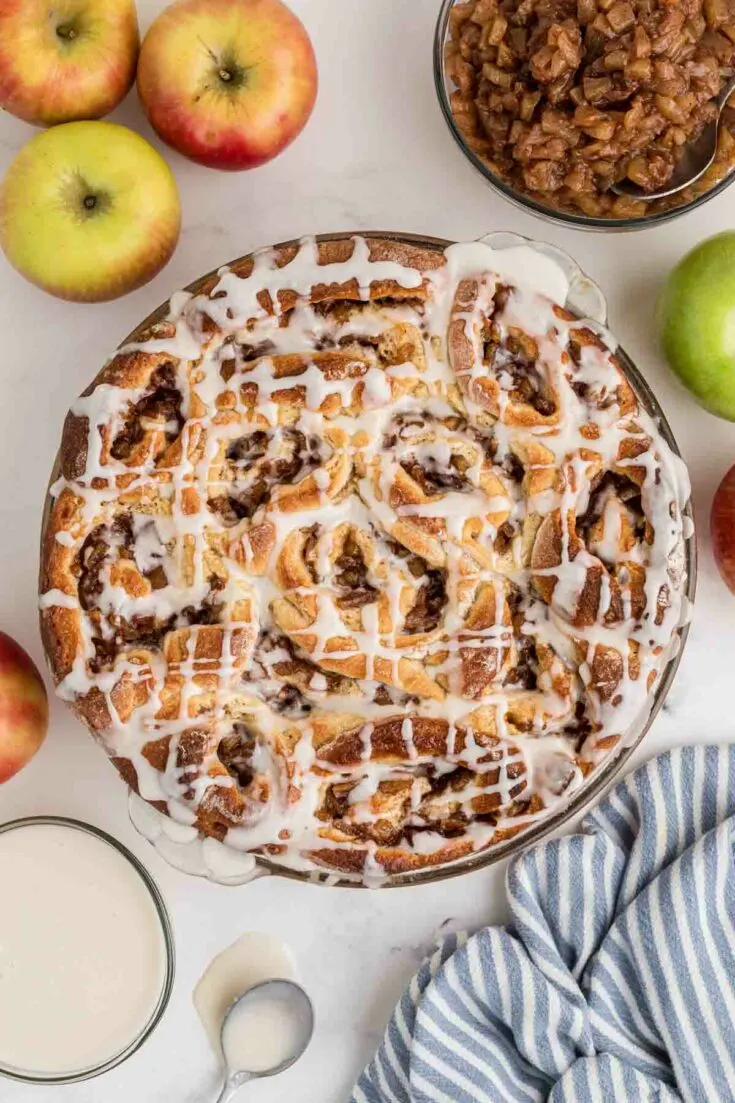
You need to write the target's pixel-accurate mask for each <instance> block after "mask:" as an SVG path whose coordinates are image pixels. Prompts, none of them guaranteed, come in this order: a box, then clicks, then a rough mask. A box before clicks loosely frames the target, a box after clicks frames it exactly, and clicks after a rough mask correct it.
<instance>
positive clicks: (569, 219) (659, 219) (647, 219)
mask: <svg viewBox="0 0 735 1103" xmlns="http://www.w3.org/2000/svg"><path fill="white" fill-rule="evenodd" d="M458 2H459V0H442V5H441V8H440V9H439V15H438V17H437V21H436V27H435V30H434V52H433V68H434V87H435V89H436V94H437V99H438V100H439V106H440V107H441V111H442V115H443V116H444V121H445V122H446V124H447V126H448V127H449V132H450V134H451V135H452V137H453V138H454V141H455V142H456V144H457V146H458V147H459V149H460V151H461V152H462V153H463V154H464V156H465V157H466V158H467V160H468V161H469V163H470V164H471V165H472V167H473V168H474V169H475V171H476V172H478V173H479V174H480V176H481V177H482V178H483V180H484V181H485V183H486V184H488V185H489V186H490V187H491V188H494V189H495V190H496V191H498V192H500V193H501V195H503V196H504V197H505V198H506V199H507V200H508V201H509V202H511V203H513V204H514V205H515V206H516V207H520V208H522V209H523V210H526V211H530V212H531V213H532V214H535V215H536V216H537V217H538V218H543V219H545V220H546V221H549V222H557V223H561V224H562V225H564V226H569V227H571V228H572V229H576V230H591V231H593V232H598V233H599V232H603V233H604V231H605V230H611V231H613V232H616V231H617V232H625V231H634V230H645V229H647V228H648V227H649V226H662V225H663V224H664V223H666V222H671V221H672V220H673V219H675V218H678V217H679V216H680V215H684V214H688V213H689V212H690V211H693V210H696V209H698V208H699V207H701V206H702V205H703V204H704V203H707V202H708V200H710V199H714V198H715V196H717V195H720V194H721V193H722V192H723V191H724V190H725V188H727V187H728V186H729V185H730V184H732V182H733V180H735V167H734V168H731V169H730V171H729V172H728V173H727V174H726V175H725V176H724V177H723V178H722V180H719V181H718V182H717V183H716V184H714V185H713V186H712V187H711V188H708V189H707V191H705V192H702V193H701V194H700V195H696V196H695V197H694V198H693V199H690V200H689V201H688V202H687V203H682V204H681V206H679V207H672V208H670V209H669V210H667V211H659V212H658V213H656V214H650V215H636V216H634V217H632V218H598V217H596V216H595V215H586V214H582V213H581V212H580V213H579V214H574V213H573V212H571V211H563V210H561V209H557V208H554V207H548V206H545V205H544V204H543V203H538V202H537V201H536V200H535V199H531V197H530V196H527V195H525V194H524V193H523V192H522V191H519V190H518V189H517V188H514V187H512V185H510V184H508V183H507V182H506V181H505V180H503V179H502V177H500V176H497V175H496V174H495V173H494V172H492V171H491V169H490V168H488V166H487V165H486V164H485V162H484V161H483V160H482V158H481V157H478V155H477V154H476V153H475V151H474V150H473V149H471V148H470V146H469V145H468V143H467V141H466V140H465V138H464V135H463V134H462V131H461V130H460V129H459V127H458V126H457V122H456V120H455V118H454V113H453V111H452V105H451V103H450V100H449V95H448V91H447V83H448V78H447V75H446V70H445V63H444V47H445V45H446V36H447V29H448V26H449V13H450V12H451V10H452V8H453V7H454V5H455V4H456V3H458Z"/></svg>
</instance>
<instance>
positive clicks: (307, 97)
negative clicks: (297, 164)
mask: <svg viewBox="0 0 735 1103" xmlns="http://www.w3.org/2000/svg"><path fill="white" fill-rule="evenodd" d="M316 90H317V69H316V60H315V57H314V50H313V48H312V45H311V41H310V39H309V36H308V34H307V33H306V31H305V29H304V27H303V24H302V23H301V22H300V21H299V20H298V19H297V18H296V16H295V15H294V14H293V12H292V11H291V10H290V9H289V8H287V7H286V5H285V4H282V3H281V0H177V3H174V4H172V5H171V7H169V8H166V10H165V11H164V12H162V14H161V15H159V16H158V18H157V19H156V20H155V21H154V23H153V24H152V26H151V28H150V30H149V31H148V33H147V35H146V36H145V38H144V40H143V45H142V47H141V51H140V62H139V64H138V92H139V94H140V98H141V102H142V104H143V108H144V110H145V113H146V115H147V116H148V119H149V120H150V123H151V125H152V126H153V127H154V129H155V130H156V131H157V132H158V134H159V135H160V136H161V138H162V139H163V140H164V141H165V142H167V143H168V144H169V145H170V146H173V148H174V149H176V150H178V151H179V153H183V154H184V155H185V156H186V157H190V158H191V159H192V160H193V161H198V162H199V163H200V164H202V165H207V166H209V167H211V168H219V169H249V168H254V167H255V166H256V165H262V164H264V162H266V161H270V159H271V158H272V157H275V156H276V154H277V153H280V152H281V150H282V149H284V148H285V147H286V146H287V145H288V144H289V142H291V141H293V139H294V138H295V137H296V136H297V134H299V133H300V131H301V130H302V128H303V127H304V125H305V123H306V121H307V119H308V118H309V115H310V114H311V111H312V108H313V106H314V100H315V99H316Z"/></svg>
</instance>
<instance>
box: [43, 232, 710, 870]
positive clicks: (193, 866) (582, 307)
mask: <svg viewBox="0 0 735 1103" xmlns="http://www.w3.org/2000/svg"><path fill="white" fill-rule="evenodd" d="M352 236H354V235H353V234H352V233H333V234H317V235H316V240H317V241H335V240H341V239H344V238H350V237H352ZM359 236H360V237H365V238H371V237H379V238H388V239H392V240H394V241H398V242H403V243H407V244H412V245H417V246H420V247H421V248H424V249H431V250H436V251H437V252H443V251H444V250H445V249H446V248H447V246H449V245H451V244H453V242H451V241H448V240H446V239H444V238H436V237H426V236H423V235H419V234H409V233H400V232H395V231H390V230H388V231H369V230H365V231H363V230H361V231H359ZM479 240H480V241H483V242H486V243H487V244H488V245H490V246H491V247H492V248H493V249H511V248H513V247H516V246H519V245H525V246H528V247H531V248H533V249H535V250H536V251H537V252H539V253H541V254H542V255H543V256H545V257H550V258H552V259H553V260H554V261H555V262H556V263H557V264H558V265H559V266H560V268H561V269H562V271H563V272H564V275H565V276H566V279H567V281H568V285H569V292H568V295H567V299H566V302H565V303H564V304H562V305H564V306H566V308H567V309H568V310H570V311H571V312H572V313H574V314H576V315H577V316H578V317H580V318H585V319H587V320H588V321H590V323H591V324H592V325H594V326H597V327H598V328H600V327H601V328H603V329H604V328H605V327H606V325H607V304H606V301H605V297H604V295H603V293H602V291H601V290H600V288H599V287H598V286H597V285H596V284H595V283H594V281H593V280H591V279H590V278H589V277H588V276H586V275H585V274H584V273H583V272H582V271H581V269H580V268H579V266H578V265H577V264H576V262H575V261H574V260H572V258H571V257H570V256H568V255H567V254H566V253H565V252H564V251H563V250H562V249H559V248H558V247H556V246H553V245H549V244H547V243H545V242H537V241H532V240H530V239H529V238H526V237H522V236H521V235H519V234H515V233H507V232H502V231H498V232H495V233H491V234H487V235H485V236H484V237H482V238H480V239H479ZM298 244H299V242H298V241H297V240H292V241H286V242H280V243H279V244H277V245H276V246H275V248H289V247H291V248H293V247H296V246H298ZM243 259H245V258H238V260H234V261H232V262H231V264H237V263H239V262H240V261H241V260H243ZM215 275H216V272H210V273H208V274H207V275H205V276H202V277H200V278H199V279H198V280H195V281H194V283H192V284H190V285H189V286H188V287H187V288H186V289H185V290H186V291H188V292H189V293H190V294H192V295H196V294H198V293H199V292H200V291H201V290H202V289H203V288H204V287H205V286H207V285H209V286H211V280H212V278H213V277H214V276H215ZM168 312H169V304H168V302H166V303H163V304H162V305H161V306H160V307H158V309H157V310H154V311H153V312H152V313H151V314H150V315H149V316H148V317H147V318H146V319H145V321H143V322H142V323H141V324H140V325H139V326H137V327H136V328H135V330H133V332H132V333H131V334H129V335H128V337H127V338H126V339H125V341H124V342H123V344H129V343H132V342H135V341H137V340H140V339H141V336H142V334H144V333H145V332H146V331H147V330H148V329H149V328H150V327H151V326H152V325H155V324H157V323H158V322H160V321H162V320H163V319H164V318H165V317H166V316H167V315H168ZM615 352H616V356H617V358H618V360H619V362H620V364H621V366H622V368H623V371H624V372H625V375H626V377H627V379H628V382H629V383H630V385H631V387H632V388H633V390H634V392H635V394H636V397H637V398H638V401H639V402H640V404H641V407H642V408H643V409H644V410H646V412H647V413H648V414H649V415H650V416H651V417H653V418H654V420H655V421H656V424H657V425H658V428H659V430H660V432H661V435H662V437H663V438H664V440H665V441H666V443H667V444H668V445H669V447H670V448H671V449H672V451H673V452H675V453H676V455H677V456H681V453H680V451H679V448H678V445H677V443H676V440H675V439H674V435H673V433H672V431H671V427H670V426H669V423H668V422H667V420H666V417H665V415H664V412H663V410H662V409H661V407H660V405H659V403H658V401H657V399H656V397H655V395H654V394H653V392H652V390H651V388H650V387H649V386H648V383H647V382H646V380H645V379H644V377H643V375H642V374H641V373H640V371H639V370H638V368H636V366H635V364H634V363H633V361H632V360H631V359H630V357H629V356H628V355H627V354H626V353H625V351H624V350H623V349H622V348H621V347H620V346H619V345H618V346H617V347H616V349H615ZM58 474H59V468H58V462H57V465H56V466H55V469H54V472H53V474H52V478H51V483H52V484H53V482H54V481H55V479H56V478H57V477H58ZM46 508H47V512H48V508H49V504H48V503H47V507H46ZM683 514H684V516H685V517H686V518H687V520H686V521H685V534H684V536H685V538H684V555H685V564H686V573H687V581H686V587H685V600H684V606H685V616H684V617H683V618H682V623H681V624H680V626H679V628H678V631H677V632H676V633H675V634H674V636H673V639H672V642H671V645H670V650H669V655H668V657H667V659H666V662H665V663H664V664H663V665H662V670H661V675H660V678H659V680H658V682H657V684H656V687H655V689H654V691H653V693H652V694H651V695H650V696H649V697H648V698H647V700H646V704H645V707H644V709H643V711H642V713H641V715H640V716H639V717H638V718H637V719H636V722H635V723H634V724H633V725H632V726H631V728H630V729H629V731H628V732H627V733H626V734H625V735H624V736H623V737H622V738H621V739H620V740H619V742H618V744H617V745H616V746H615V748H614V749H613V750H611V751H610V753H609V754H608V757H607V758H606V759H605V761H604V762H603V763H602V764H601V765H600V766H599V767H598V768H597V769H595V770H594V771H593V772H592V773H591V774H590V775H589V778H588V779H587V781H585V782H584V783H583V784H582V785H580V787H579V788H578V789H577V790H575V792H574V793H573V794H572V796H571V797H570V800H569V801H568V803H567V804H565V805H564V806H563V807H560V808H558V809H556V810H555V811H554V812H552V813H550V814H549V815H548V816H546V817H543V818H541V819H539V820H538V821H536V822H534V823H533V824H531V826H529V827H528V828H526V829H525V830H523V831H522V832H520V833H519V834H517V835H516V836H514V837H513V838H511V839H507V840H506V841H504V842H501V843H498V844H496V845H495V846H493V847H490V848H488V849H487V850H483V851H478V852H476V853H473V854H468V855H467V856H466V857H464V858H459V859H456V860H455V861H453V862H451V863H448V864H446V865H443V866H428V867H424V868H423V869H419V870H416V871H414V872H410V873H399V874H392V875H388V876H386V877H385V878H382V879H381V880H380V881H379V882H378V883H377V886H378V887H381V888H398V887H400V886H406V885H420V884H428V883H431V882H434V881H442V880H444V879H446V878H449V877H457V876H459V875H460V874H463V873H469V872H472V871H474V870H478V869H482V868H484V867H485V866H489V865H492V864H493V863H494V862H499V861H501V860H502V859H504V858H509V857H511V856H512V855H514V854H517V853H519V852H520V851H521V850H523V849H524V848H525V847H526V846H528V845H529V844H531V843H535V842H538V841H539V840H540V839H542V838H543V837H544V836H546V835H549V834H550V833H551V832H553V831H556V830H557V829H558V828H560V827H561V826H562V825H563V824H565V823H566V822H567V821H568V820H570V819H571V818H572V817H574V816H576V815H577V814H578V813H579V812H581V811H582V809H583V808H584V807H585V806H586V805H587V804H588V803H589V802H590V801H592V800H593V799H594V798H595V797H597V796H598V795H599V794H600V793H602V791H603V790H604V789H605V788H606V787H607V786H608V785H609V783H610V782H611V781H612V780H613V778H615V776H616V775H617V774H618V773H619V772H620V770H621V769H622V768H623V766H624V765H625V763H626V762H627V760H628V758H629V757H630V755H631V754H632V753H633V751H634V750H635V748H636V747H637V746H638V744H639V743H640V741H641V740H642V739H643V737H644V735H645V734H646V732H647V731H648V729H649V727H650V726H651V724H652V723H653V720H654V719H655V717H656V715H657V713H658V711H659V709H660V708H661V706H662V705H663V703H664V700H665V699H666V695H667V693H668V692H669V689H670V688H671V684H672V682H673V680H674V676H675V674H676V671H677V668H678V666H679V662H680V660H681V655H682V651H683V647H684V644H685V642H686V638H687V635H688V631H689V626H688V610H689V608H690V606H691V603H692V602H693V599H694V593H695V589H696V575H697V552H696V542H695V540H694V538H693V537H694V520H693V514H692V506H691V501H689V502H688V503H687V504H686V506H685V508H684V510H683ZM42 527H43V528H45V520H44V523H43V526H42ZM130 818H131V820H132V823H133V825H134V827H135V828H136V830H137V831H139V833H140V834H141V835H142V836H143V837H144V838H146V839H147V840H148V841H149V842H150V843H151V844H152V845H153V846H154V847H155V849H156V850H157V851H158V853H159V854H160V856H161V857H162V858H163V859H164V860H165V861H166V862H168V864H169V865H171V866H173V867H174V868H175V869H178V870H181V871H183V872H185V873H188V874H191V875H193V876H197V877H203V878H207V879H209V880H211V881H214V882H216V883H218V884H222V885H230V886H233V885H242V884H244V883H246V882H249V881H251V880H254V879H255V878H259V877H262V876H264V875H267V874H272V875H275V876H279V877H288V878H291V879H293V880H297V881H305V882H309V883H312V884H320V885H329V886H341V887H342V886H343V887H365V886H364V885H363V882H362V881H361V880H358V879H357V878H353V879H350V878H349V877H348V876H346V875H340V874H338V873H335V872H334V871H330V870H319V869H316V870H308V871H304V870H294V869H290V868H289V867H288V866H285V865H282V864H280V863H279V862H278V861H277V860H276V859H274V858H271V857H267V856H265V855H261V854H249V853H241V852H238V851H235V850H234V849H233V848H232V847H226V846H224V845H223V844H222V843H220V842H218V841H217V840H216V839H211V838H207V839H202V838H201V837H200V836H199V835H198V833H197V830H196V828H194V827H190V826H188V825H185V824H180V823H178V822H176V821H173V820H171V819H170V818H169V817H167V816H164V815H162V814H161V813H160V812H158V811H156V809H155V808H153V807H152V806H151V805H149V804H146V803H145V802H143V801H142V800H141V799H140V798H139V797H137V796H136V794H135V793H132V792H131V795H130Z"/></svg>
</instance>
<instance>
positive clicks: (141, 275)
mask: <svg viewBox="0 0 735 1103" xmlns="http://www.w3.org/2000/svg"><path fill="white" fill-rule="evenodd" d="M0 2H2V0H0ZM180 227H181V207H180V203H179V193H178V189H177V187H176V181H175V180H174V178H173V175H172V173H171V170H170V169H169V167H168V165H167V164H166V162H165V161H164V159H163V157H161V155H160V153H158V152H157V151H156V150H155V149H154V148H153V146H151V145H150V144H149V143H148V142H146V141H145V139H144V138H141V137H140V135H139V134H135V133H133V131H132V130H128V129H127V128H126V127H124V126H118V125H116V124H115V123H107V122H79V123H66V124H65V125H63V126H56V127H53V128H52V129H51V130H45V131H43V133H41V134H37V135H36V136H35V138H32V139H31V141H30V142H28V144H27V145H26V146H24V148H23V149H22V150H21V151H20V153H19V154H18V156H17V157H16V158H15V160H14V161H13V162H12V163H11V165H10V168H9V169H8V172H7V175H6V176H5V179H4V181H3V183H2V185H0V247H1V248H2V249H3V252H4V253H5V255H6V256H7V258H8V260H9V261H10V263H11V264H12V265H13V266H14V267H15V268H17V269H18V271H19V272H20V273H21V274H22V275H24V276H25V277H26V279H28V280H30V281H31V283H35V284H36V285H37V286H38V287H41V288H43V289H44V290H45V291H49V292H50V293H51V294H52V295H57V296H58V297H59V298H61V299H72V300H75V301H77V302H102V301H105V300H108V299H116V298H118V297H119V296H120V295H124V294H126V293H127V292H128V291H132V290H133V289H134V288H136V287H141V286H142V285H143V284H144V283H147V282H148V281H149V280H150V279H152V278H153V277H154V276H155V275H156V274H157V273H158V272H160V270H161V269H162V268H163V266H164V265H165V264H166V263H167V261H168V260H169V259H170V257H171V255H172V253H173V251H174V249H175V248H176V243H177V241H178V238H179V231H180Z"/></svg>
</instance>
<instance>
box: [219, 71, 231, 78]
mask: <svg viewBox="0 0 735 1103" xmlns="http://www.w3.org/2000/svg"><path fill="white" fill-rule="evenodd" d="M219 75H220V79H221V80H232V73H231V72H230V70H229V69H220V71H219Z"/></svg>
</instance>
